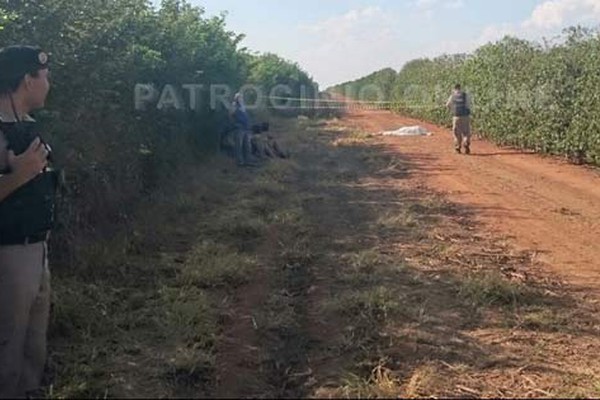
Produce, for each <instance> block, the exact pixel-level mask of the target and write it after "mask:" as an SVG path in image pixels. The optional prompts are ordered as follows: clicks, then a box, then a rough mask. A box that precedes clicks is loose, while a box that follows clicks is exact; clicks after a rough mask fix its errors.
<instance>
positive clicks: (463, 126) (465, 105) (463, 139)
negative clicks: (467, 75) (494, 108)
mask: <svg viewBox="0 0 600 400" xmlns="http://www.w3.org/2000/svg"><path fill="white" fill-rule="evenodd" d="M446 107H447V108H448V109H449V110H450V111H451V112H452V116H453V118H452V132H453V133H454V146H455V150H456V152H457V153H461V148H462V147H463V146H464V149H465V153H466V154H470V153H471V108H472V105H471V99H470V96H469V95H468V94H467V93H466V92H464V91H463V90H462V88H461V86H460V85H456V86H455V87H454V92H453V93H452V94H451V95H450V98H449V99H448V101H447V102H446Z"/></svg>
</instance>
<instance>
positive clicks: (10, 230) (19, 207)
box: [0, 121, 58, 243]
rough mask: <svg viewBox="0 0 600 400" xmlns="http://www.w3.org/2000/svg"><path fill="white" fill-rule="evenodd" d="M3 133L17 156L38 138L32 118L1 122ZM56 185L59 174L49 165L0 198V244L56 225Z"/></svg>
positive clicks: (0, 127)
mask: <svg viewBox="0 0 600 400" xmlns="http://www.w3.org/2000/svg"><path fill="white" fill-rule="evenodd" d="M0 132H2V134H4V137H5V138H6V141H7V143H8V150H12V151H13V152H14V153H15V155H19V154H21V153H23V152H24V151H25V150H27V148H28V147H29V145H30V144H31V142H32V141H33V140H35V138H37V137H39V134H38V133H37V132H36V125H35V122H29V121H24V122H16V123H8V122H0ZM44 145H45V144H44ZM0 172H4V173H7V172H10V171H0ZM57 186H58V174H57V173H56V172H55V171H51V170H50V169H49V168H46V170H44V171H43V172H42V173H40V174H39V175H38V176H36V177H35V178H34V179H32V180H30V181H29V182H27V183H26V184H24V185H23V186H21V187H20V188H18V189H17V190H15V191H14V192H13V193H11V194H10V195H9V196H8V197H6V198H5V199H4V200H2V201H0V243H2V241H3V240H14V239H20V238H26V237H29V236H32V235H39V234H43V233H44V232H47V231H49V230H50V229H51V228H52V226H53V225H54V207H55V196H56V190H57Z"/></svg>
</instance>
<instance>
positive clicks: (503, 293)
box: [459, 271, 537, 307]
mask: <svg viewBox="0 0 600 400" xmlns="http://www.w3.org/2000/svg"><path fill="white" fill-rule="evenodd" d="M536 294H537V293H536V292H535V291H534V290H533V289H531V288H528V287H526V286H524V285H523V284H520V283H515V282H511V281H509V280H507V279H506V278H505V277H504V276H503V275H502V274H500V273H498V272H494V271H486V272H481V273H473V274H471V275H470V276H468V277H467V278H466V279H464V280H462V281H461V282H460V287H459V295H460V296H461V297H463V298H465V299H467V300H468V301H469V302H470V303H472V304H473V305H475V306H479V307H489V306H514V307H517V306H523V305H528V304H531V303H532V302H533V301H534V300H535V297H536Z"/></svg>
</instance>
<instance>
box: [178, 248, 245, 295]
mask: <svg viewBox="0 0 600 400" xmlns="http://www.w3.org/2000/svg"><path fill="white" fill-rule="evenodd" d="M255 265H256V263H255V261H254V260H253V259H252V258H251V257H249V256H245V255H242V254H240V253H238V252H237V251H235V250H232V249H231V248H229V247H227V246H225V245H219V244H217V243H214V242H211V241H204V242H201V243H199V244H197V245H196V246H195V247H194V248H193V249H192V250H191V251H190V252H189V253H188V255H187V261H186V262H185V265H184V267H183V268H182V270H181V272H180V273H179V276H178V282H179V284H180V285H182V286H196V287H200V288H214V287H232V288H235V287H238V286H240V285H242V284H244V283H245V282H247V281H248V275H249V274H250V273H251V269H252V267H253V266H255Z"/></svg>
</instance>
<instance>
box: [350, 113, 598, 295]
mask: <svg viewBox="0 0 600 400" xmlns="http://www.w3.org/2000/svg"><path fill="white" fill-rule="evenodd" d="M343 123H344V124H346V125H347V126H350V127H353V128H355V129H360V130H363V131H367V132H369V133H377V132H380V131H383V130H388V129H397V128H398V127H400V126H406V125H417V124H419V125H422V126H425V127H427V128H428V129H429V130H431V131H432V132H433V133H434V135H433V136H431V137H412V138H388V137H385V138H382V141H383V143H384V144H385V145H386V147H387V149H388V150H389V151H391V152H396V153H399V154H401V155H402V157H403V159H406V161H407V163H408V164H409V165H410V169H411V171H410V172H411V176H412V179H413V181H414V182H415V184H420V183H424V184H426V186H428V187H429V188H431V189H433V190H435V191H437V192H441V193H444V194H446V195H447V196H448V198H449V199H450V200H451V201H454V202H457V203H459V204H462V205H464V206H466V207H467V208H469V209H470V212H471V213H472V214H473V216H474V217H475V219H476V220H477V221H478V222H480V223H482V224H483V226H484V227H485V228H483V227H482V229H485V230H491V231H493V232H496V233H499V234H504V235H508V236H510V237H512V238H513V239H514V244H515V245H516V246H517V247H518V248H521V249H527V250H534V251H536V252H537V256H538V259H539V260H540V261H542V262H544V263H545V264H546V265H547V266H548V268H549V269H550V270H551V271H553V272H555V273H557V274H558V275H559V276H561V277H562V278H564V279H566V281H568V282H570V283H572V284H574V285H575V286H577V287H578V288H579V289H583V290H589V291H590V292H591V293H593V294H594V295H595V296H597V295H598V294H600V273H599V272H600V261H599V260H598V257H599V256H600V242H599V241H598V240H597V238H599V237H600V174H598V172H597V171H595V170H593V169H591V168H585V167H579V166H574V165H569V164H567V163H565V162H562V161H560V160H558V159H556V158H550V157H543V156H540V155H536V154H531V153H527V152H524V151H518V150H514V149H503V148H499V147H497V146H495V145H493V144H491V143H488V142H485V141H478V140H474V143H473V154H472V156H470V157H467V156H459V155H456V154H454V153H453V148H452V134H451V132H450V131H449V130H448V129H444V128H440V127H438V126H435V125H432V124H429V123H424V122H422V121H419V120H416V119H412V118H406V117H402V116H400V115H396V114H393V113H391V112H386V111H352V112H350V113H349V114H348V115H347V116H346V117H345V118H344V119H343Z"/></svg>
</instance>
